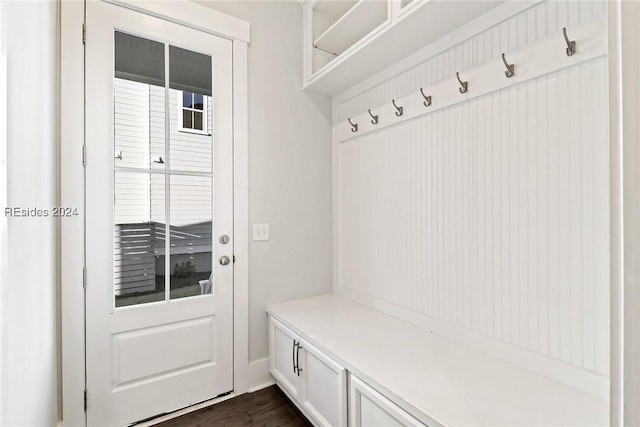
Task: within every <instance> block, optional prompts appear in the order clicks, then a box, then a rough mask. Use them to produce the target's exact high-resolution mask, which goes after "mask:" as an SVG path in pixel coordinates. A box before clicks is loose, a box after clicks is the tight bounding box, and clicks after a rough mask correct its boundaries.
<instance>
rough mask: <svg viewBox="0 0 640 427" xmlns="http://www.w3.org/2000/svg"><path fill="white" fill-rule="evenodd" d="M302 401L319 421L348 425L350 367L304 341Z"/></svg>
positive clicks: (332, 425)
mask: <svg viewBox="0 0 640 427" xmlns="http://www.w3.org/2000/svg"><path fill="white" fill-rule="evenodd" d="M300 349H301V352H300V360H299V365H300V369H299V372H300V373H301V374H302V378H303V381H302V383H301V388H302V390H301V391H302V405H303V406H304V408H305V409H306V410H307V412H308V413H309V415H310V416H311V417H313V419H314V421H315V422H316V424H318V425H321V426H326V427H344V426H346V425H347V402H346V400H347V371H346V370H345V368H343V367H342V366H340V365H338V364H337V363H336V362H334V361H333V360H331V359H329V358H328V357H327V356H325V355H324V354H323V353H322V352H320V351H319V350H317V349H316V348H315V347H313V346H312V345H311V344H309V343H307V342H305V341H303V342H302V343H301V347H300Z"/></svg>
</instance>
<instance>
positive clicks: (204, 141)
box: [79, 2, 233, 426]
mask: <svg viewBox="0 0 640 427" xmlns="http://www.w3.org/2000/svg"><path fill="white" fill-rule="evenodd" d="M86 25H87V28H86V34H87V37H86V100H85V104H86V107H85V109H86V122H85V123H86V266H87V272H86V274H87V288H86V345H87V348H86V364H87V373H86V378H87V422H88V425H89V426H94V425H108V426H116V425H126V424H130V423H134V422H137V421H140V420H143V419H147V418H149V417H153V416H156V415H159V414H162V413H166V412H170V411H174V410H176V409H179V408H183V407H185V406H189V405H191V404H194V403H198V402H201V401H204V400H207V399H211V398H214V397H216V396H219V395H221V394H225V393H229V392H231V391H232V390H233V360H232V357H233V329H232V327H233V324H232V313H233V307H232V302H233V299H232V297H233V235H232V230H233V212H232V201H233V189H232V184H233V182H232V172H233V171H232V144H233V142H232V113H231V112H232V92H231V87H232V71H231V59H232V57H231V51H232V49H231V48H232V46H231V44H232V42H231V41H229V40H226V39H222V38H219V37H216V36H213V35H211V34H207V33H204V32H201V31H198V30H195V29H191V28H187V27H184V26H181V25H178V24H175V23H171V22H168V21H164V20H162V19H158V18H155V17H152V16H149V15H145V14H142V13H138V12H135V11H132V10H129V9H125V8H123V7H120V6H115V5H112V4H108V3H105V2H87V16H86ZM79 101H81V100H79Z"/></svg>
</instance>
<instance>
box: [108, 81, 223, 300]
mask: <svg viewBox="0 0 640 427" xmlns="http://www.w3.org/2000/svg"><path fill="white" fill-rule="evenodd" d="M165 93H166V92H165V88H163V87H158V86H150V85H147V84H143V83H138V82H133V81H127V80H121V79H114V103H115V114H114V128H115V129H114V146H115V152H116V153H118V152H121V153H122V159H118V158H115V159H114V163H115V166H116V167H127V168H140V169H141V170H140V171H139V172H122V171H120V172H117V173H116V177H115V195H116V196H115V209H114V223H115V224H116V226H115V236H114V238H115V242H114V243H115V246H114V247H115V261H114V271H115V289H116V294H118V295H122V294H127V293H133V292H143V291H148V290H153V289H154V288H155V274H158V275H165V271H164V264H165V263H164V255H165V235H166V231H165V222H166V218H165V209H166V206H165V193H166V190H165V188H166V185H165V176H164V174H159V173H145V171H144V170H150V171H158V172H159V171H164V169H165V167H166V165H167V164H170V169H171V170H172V171H176V172H178V173H179V172H189V173H193V172H196V173H211V172H212V148H213V146H212V142H211V138H212V137H211V136H210V135H209V134H211V133H212V131H213V126H212V125H213V113H212V108H211V107H212V105H211V97H206V103H207V133H208V134H198V133H191V132H184V131H180V130H179V125H180V122H179V115H178V114H179V113H181V111H180V110H179V108H180V105H181V104H180V103H181V100H182V92H181V91H178V90H174V89H170V90H169V105H170V112H171V114H170V147H171V148H170V152H171V157H170V158H169V159H168V158H167V157H166V150H165V148H166V147H165V145H166V132H165V105H166V104H165ZM160 159H162V161H163V162H164V163H160V161H159V160H160ZM170 181H171V184H170V185H171V225H172V228H171V247H172V249H171V255H172V258H173V257H179V262H182V261H186V260H189V259H191V260H192V262H193V263H194V264H196V268H197V270H198V271H209V270H210V269H211V256H210V255H207V253H208V254H210V252H211V234H212V230H211V220H212V196H213V194H212V185H213V181H212V178H211V177H201V176H184V175H175V174H172V175H171V176H170ZM203 255H204V256H203ZM177 260H178V258H176V259H172V262H171V265H172V266H173V265H175V264H176V262H177Z"/></svg>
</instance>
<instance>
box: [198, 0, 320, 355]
mask: <svg viewBox="0 0 640 427" xmlns="http://www.w3.org/2000/svg"><path fill="white" fill-rule="evenodd" d="M199 3H202V4H204V5H206V6H209V7H212V8H214V9H217V10H219V11H221V12H224V13H228V14H230V15H233V16H237V17H238V18H241V19H244V20H246V21H249V22H250V23H251V45H250V46H249V223H250V227H251V224H254V223H269V224H270V233H271V239H270V240H269V241H266V242H253V241H251V242H250V245H249V258H250V259H249V360H258V359H262V358H265V357H267V356H268V340H267V323H266V320H267V317H266V314H265V306H266V305H267V304H269V303H274V302H280V301H286V300H291V299H297V298H304V297H307V296H312V295H318V294H322V293H328V292H331V289H332V231H331V230H332V223H331V206H332V202H331V143H330V141H331V125H330V120H331V105H330V101H329V100H328V99H326V98H323V97H319V96H317V95H313V94H307V93H304V92H302V91H301V90H300V88H301V87H302V6H301V5H300V3H298V2H296V1H282V2H277V1H255V2H254V1H225V2H219V1H213V2H206V1H201V2H199ZM249 232H250V233H251V229H250V231H249Z"/></svg>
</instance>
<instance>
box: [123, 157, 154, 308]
mask: <svg viewBox="0 0 640 427" xmlns="http://www.w3.org/2000/svg"><path fill="white" fill-rule="evenodd" d="M114 190H115V191H114V209H113V222H114V236H113V247H114V260H113V263H114V293H115V305H116V307H122V306H126V305H133V304H142V303H147V302H154V301H162V300H164V299H165V295H164V280H165V273H164V268H165V265H164V241H165V237H164V204H165V203H164V175H157V174H150V173H144V172H127V171H119V170H116V171H115V173H114ZM158 206H162V207H163V209H162V210H159V209H158V208H157V207H158Z"/></svg>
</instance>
